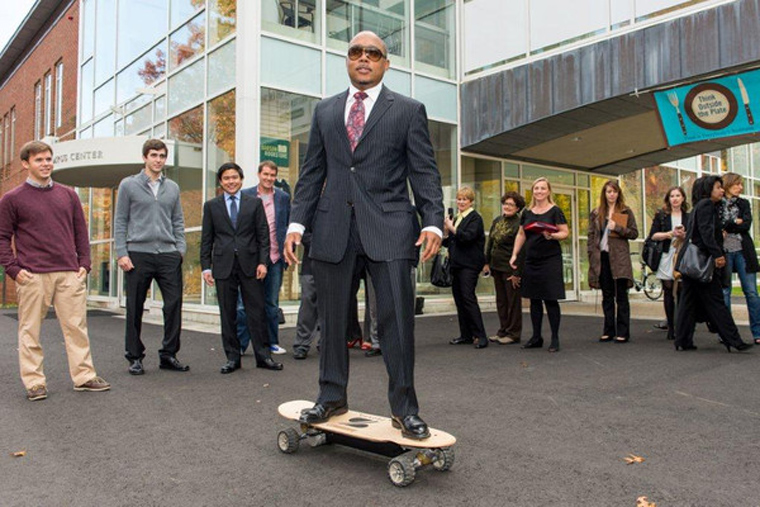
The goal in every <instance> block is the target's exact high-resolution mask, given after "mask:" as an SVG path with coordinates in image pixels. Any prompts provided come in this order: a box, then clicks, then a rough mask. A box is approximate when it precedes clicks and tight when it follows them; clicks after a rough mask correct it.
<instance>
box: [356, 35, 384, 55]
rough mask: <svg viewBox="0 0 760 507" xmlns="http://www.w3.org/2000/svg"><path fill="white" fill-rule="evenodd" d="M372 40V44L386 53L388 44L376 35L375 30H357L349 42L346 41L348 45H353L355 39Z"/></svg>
mask: <svg viewBox="0 0 760 507" xmlns="http://www.w3.org/2000/svg"><path fill="white" fill-rule="evenodd" d="M359 39H361V40H372V41H373V45H374V46H377V47H378V48H379V49H382V51H383V54H384V55H386V56H387V55H388V46H386V45H385V42H383V39H381V38H380V37H378V36H377V34H376V33H375V32H372V31H370V30H364V31H363V32H359V33H357V34H356V35H354V38H353V39H351V42H349V43H348V45H349V46H353V45H354V44H357V40H359Z"/></svg>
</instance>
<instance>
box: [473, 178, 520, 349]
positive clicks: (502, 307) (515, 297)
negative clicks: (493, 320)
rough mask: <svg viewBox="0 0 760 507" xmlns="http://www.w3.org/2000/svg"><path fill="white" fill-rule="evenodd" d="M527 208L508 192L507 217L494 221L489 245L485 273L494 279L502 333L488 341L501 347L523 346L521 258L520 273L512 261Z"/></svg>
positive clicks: (505, 199)
mask: <svg viewBox="0 0 760 507" xmlns="http://www.w3.org/2000/svg"><path fill="white" fill-rule="evenodd" d="M524 207H525V199H523V197H522V196H521V195H520V194H518V193H517V192H512V191H510V192H507V193H505V194H504V195H503V196H502V197H501V210H502V212H503V213H504V214H503V215H501V216H500V217H497V218H496V219H494V221H493V223H492V224H491V232H490V233H489V234H488V243H486V265H485V267H484V268H483V270H484V271H485V272H490V273H491V275H492V276H493V284H494V288H495V289H496V310H497V312H498V314H499V330H498V331H497V332H496V336H491V337H490V338H488V339H489V340H491V341H496V342H499V343H501V344H502V345H510V344H513V343H520V335H521V334H522V298H520V274H521V272H522V264H523V262H522V261H523V259H522V257H523V256H522V255H521V256H520V257H519V258H518V259H517V269H512V266H510V265H509V259H511V258H512V249H513V248H514V246H515V239H516V238H517V231H519V230H520V212H521V211H522V210H523V208H524Z"/></svg>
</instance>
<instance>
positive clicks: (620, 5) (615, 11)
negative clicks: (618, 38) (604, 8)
mask: <svg viewBox="0 0 760 507" xmlns="http://www.w3.org/2000/svg"><path fill="white" fill-rule="evenodd" d="M633 17H634V16H633V2H632V1H630V0H624V1H622V2H621V1H615V0H613V1H611V2H610V24H611V25H612V29H613V30H614V29H616V28H622V27H624V26H627V25H629V24H631V19H633Z"/></svg>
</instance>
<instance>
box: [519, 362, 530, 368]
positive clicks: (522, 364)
mask: <svg viewBox="0 0 760 507" xmlns="http://www.w3.org/2000/svg"><path fill="white" fill-rule="evenodd" d="M520 366H522V367H523V368H527V367H528V363H526V362H525V361H521V362H520Z"/></svg>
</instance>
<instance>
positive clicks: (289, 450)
mask: <svg viewBox="0 0 760 507" xmlns="http://www.w3.org/2000/svg"><path fill="white" fill-rule="evenodd" d="M300 443H301V436H300V435H299V434H298V432H297V431H296V430H295V429H293V428H288V429H286V430H282V431H281V432H279V433H278V434H277V447H278V448H279V449H280V451H282V452H284V453H285V454H293V453H294V452H296V451H297V450H298V444H300Z"/></svg>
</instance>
